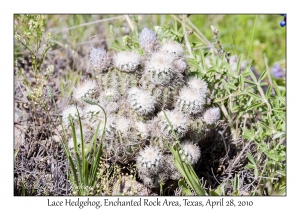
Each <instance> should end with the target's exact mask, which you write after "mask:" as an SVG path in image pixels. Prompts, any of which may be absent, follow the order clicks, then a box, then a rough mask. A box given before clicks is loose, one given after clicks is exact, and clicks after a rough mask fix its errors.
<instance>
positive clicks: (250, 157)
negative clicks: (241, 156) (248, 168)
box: [246, 152, 256, 165]
mask: <svg viewBox="0 0 300 210" xmlns="http://www.w3.org/2000/svg"><path fill="white" fill-rule="evenodd" d="M246 155H247V157H248V159H249V161H250V162H251V163H252V164H253V165H256V163H255V160H254V158H253V157H252V155H251V154H250V153H249V152H247V154H246Z"/></svg>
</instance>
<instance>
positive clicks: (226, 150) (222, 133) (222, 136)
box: [219, 125, 229, 157]
mask: <svg viewBox="0 0 300 210" xmlns="http://www.w3.org/2000/svg"><path fill="white" fill-rule="evenodd" d="M228 127H229V125H227V126H226V128H225V129H224V130H223V131H219V134H220V135H221V138H222V140H223V144H224V149H225V152H226V157H228V149H227V144H226V142H225V138H224V133H225V131H226V130H227V128H228Z"/></svg>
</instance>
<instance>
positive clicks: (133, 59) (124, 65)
mask: <svg viewBox="0 0 300 210" xmlns="http://www.w3.org/2000/svg"><path fill="white" fill-rule="evenodd" d="M114 63H115V67H117V68H118V69H119V70H120V71H125V72H134V71H135V70H136V69H137V68H138V65H139V64H140V55H139V54H138V53H136V52H130V51H123V52H118V53H117V54H116V55H115V57H114Z"/></svg>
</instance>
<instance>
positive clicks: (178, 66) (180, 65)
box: [62, 28, 220, 187]
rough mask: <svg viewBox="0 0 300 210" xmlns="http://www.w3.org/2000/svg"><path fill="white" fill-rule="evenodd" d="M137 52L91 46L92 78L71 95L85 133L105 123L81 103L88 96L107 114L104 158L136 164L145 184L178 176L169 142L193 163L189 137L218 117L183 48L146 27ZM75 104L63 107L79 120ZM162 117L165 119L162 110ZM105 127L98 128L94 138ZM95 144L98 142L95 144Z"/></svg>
mask: <svg viewBox="0 0 300 210" xmlns="http://www.w3.org/2000/svg"><path fill="white" fill-rule="evenodd" d="M138 42H139V47H140V49H139V50H136V47H134V48H132V50H130V51H128V50H127V51H119V52H113V53H110V54H114V56H113V58H110V57H109V54H108V53H107V52H106V51H105V50H103V49H100V48H92V49H91V52H90V66H91V67H92V69H94V70H96V71H95V74H96V76H95V78H93V80H86V81H83V82H81V83H79V84H78V85H77V86H76V87H75V88H74V89H73V95H72V97H73V99H74V101H75V102H76V104H77V106H78V111H79V115H80V117H81V118H82V126H83V130H87V132H90V131H92V130H95V129H96V126H97V125H98V123H99V122H100V121H101V123H102V124H103V122H104V114H103V113H102V110H101V109H100V108H99V107H98V106H95V105H90V104H87V103H85V102H83V101H82V100H81V99H82V98H91V99H93V100H94V101H95V102H97V103H98V104H100V105H101V106H102V107H103V108H104V110H105V111H106V114H107V122H106V130H105V136H104V139H103V151H104V154H105V156H106V157H107V158H108V159H109V160H111V161H113V162H118V163H120V164H127V163H129V162H135V163H136V165H137V169H138V175H139V177H140V179H141V180H142V181H143V182H144V184H147V185H148V186H149V187H158V186H159V181H163V182H165V181H166V180H168V179H173V180H176V179H179V178H180V177H181V175H180V173H179V171H178V170H176V167H175V165H174V160H173V157H172V155H170V151H169V149H168V144H172V143H174V141H175V139H176V138H175V136H174V135H173V130H174V132H175V135H176V136H177V138H178V139H179V141H180V142H181V148H182V149H181V150H180V154H181V158H182V160H183V161H186V162H187V163H191V164H192V165H193V166H195V165H196V164H197V162H198V160H199V159H200V156H201V150H200V147H199V145H197V142H193V141H192V140H189V141H186V140H185V139H189V136H193V134H195V135H196V134H197V133H199V131H198V129H199V127H197V126H193V125H194V124H197V123H199V122H200V121H201V123H202V124H205V125H210V126H207V127H209V128H211V127H213V125H214V124H215V123H216V121H217V120H218V119H219V118H220V110H219V109H218V108H217V107H214V108H209V107H208V105H207V104H206V97H207V95H208V94H209V92H210V90H209V89H208V85H207V83H206V82H205V81H204V80H202V79H201V78H196V77H187V76H186V75H187V70H188V68H189V66H188V64H187V63H186V58H185V53H184V52H185V50H184V48H183V46H182V45H181V44H180V43H178V42H176V41H173V40H167V41H163V42H162V41H161V40H160V39H159V37H158V36H157V35H156V33H155V32H154V31H152V30H151V29H148V28H145V29H143V30H142V32H141V33H140V34H139V38H138ZM75 110H76V107H75V105H70V106H69V107H68V108H67V109H66V110H64V111H63V113H62V115H63V121H64V123H65V124H66V125H68V116H69V115H71V116H72V117H73V118H74V120H77V119H78V113H77V111H76V112H75ZM163 111H164V112H165V114H166V115H167V117H168V119H169V122H170V123H169V122H168V120H167V119H166V117H165V115H164V112H163ZM103 129H104V127H103V125H102V126H101V127H100V130H99V136H98V137H99V138H98V139H100V138H101V134H102V131H103ZM98 143H99V142H98Z"/></svg>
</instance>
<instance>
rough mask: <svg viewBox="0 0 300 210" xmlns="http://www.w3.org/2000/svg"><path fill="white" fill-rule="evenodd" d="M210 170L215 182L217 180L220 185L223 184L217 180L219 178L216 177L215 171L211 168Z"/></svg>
mask: <svg viewBox="0 0 300 210" xmlns="http://www.w3.org/2000/svg"><path fill="white" fill-rule="evenodd" d="M210 169H211V173H212V175H213V176H214V178H215V180H216V181H217V182H218V183H219V184H221V183H220V182H219V180H218V179H217V177H216V176H215V174H214V171H213V169H212V168H210Z"/></svg>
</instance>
